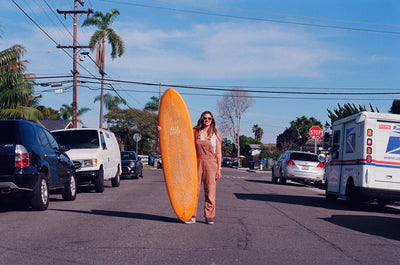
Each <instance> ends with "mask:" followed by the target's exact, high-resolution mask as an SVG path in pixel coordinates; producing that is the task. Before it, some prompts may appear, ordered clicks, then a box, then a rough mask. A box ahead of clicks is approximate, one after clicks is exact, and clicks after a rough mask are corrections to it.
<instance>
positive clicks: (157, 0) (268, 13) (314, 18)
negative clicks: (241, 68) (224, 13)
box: [151, 0, 400, 27]
mask: <svg viewBox="0 0 400 265" xmlns="http://www.w3.org/2000/svg"><path fill="white" fill-rule="evenodd" d="M151 1H153V2H159V3H167V4H174V5H179V4H183V5H187V6H194V7H200V8H209V9H220V10H228V11H238V12H251V13H256V14H266V15H274V16H284V17H293V18H303V19H312V20H322V21H332V22H342V23H352V24H365V25H374V26H385V27H400V25H396V24H383V23H374V22H365V21H352V20H344V19H331V18H322V17H311V16H300V15H293V14H283V13H274V12H265V11H259V10H250V9H243V8H227V7H216V6H206V5H194V4H191V3H182V2H179V3H178V2H174V1H164V0H151Z"/></svg>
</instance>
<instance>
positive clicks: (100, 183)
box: [94, 168, 104, 192]
mask: <svg viewBox="0 0 400 265" xmlns="http://www.w3.org/2000/svg"><path fill="white" fill-rule="evenodd" d="M94 189H95V191H96V192H103V191H104V171H103V168H101V169H100V170H99V176H98V177H97V178H96V180H95V181H94Z"/></svg>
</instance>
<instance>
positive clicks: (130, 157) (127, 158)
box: [121, 153, 135, 160]
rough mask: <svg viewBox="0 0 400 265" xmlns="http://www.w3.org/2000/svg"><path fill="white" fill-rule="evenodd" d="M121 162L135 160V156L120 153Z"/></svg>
mask: <svg viewBox="0 0 400 265" xmlns="http://www.w3.org/2000/svg"><path fill="white" fill-rule="evenodd" d="M121 160H135V156H134V154H132V153H121Z"/></svg>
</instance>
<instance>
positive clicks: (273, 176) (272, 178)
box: [271, 169, 278, 183]
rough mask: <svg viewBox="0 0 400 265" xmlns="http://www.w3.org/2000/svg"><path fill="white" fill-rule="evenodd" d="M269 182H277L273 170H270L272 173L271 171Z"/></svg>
mask: <svg viewBox="0 0 400 265" xmlns="http://www.w3.org/2000/svg"><path fill="white" fill-rule="evenodd" d="M271 181H272V183H277V182H278V178H277V177H275V174H274V169H272V171H271Z"/></svg>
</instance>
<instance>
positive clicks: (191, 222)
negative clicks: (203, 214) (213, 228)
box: [185, 217, 196, 224]
mask: <svg viewBox="0 0 400 265" xmlns="http://www.w3.org/2000/svg"><path fill="white" fill-rule="evenodd" d="M194 223H196V217H192V218H190V220H189V221H186V222H185V224H194Z"/></svg>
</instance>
